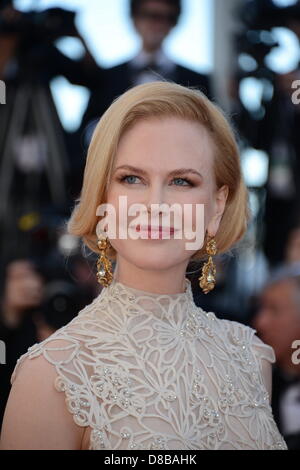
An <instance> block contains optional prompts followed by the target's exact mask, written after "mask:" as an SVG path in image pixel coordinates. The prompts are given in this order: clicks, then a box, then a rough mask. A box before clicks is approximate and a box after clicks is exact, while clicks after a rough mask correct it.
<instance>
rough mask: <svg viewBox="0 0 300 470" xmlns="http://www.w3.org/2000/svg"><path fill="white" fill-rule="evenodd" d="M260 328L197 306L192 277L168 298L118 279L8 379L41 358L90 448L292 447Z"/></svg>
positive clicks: (270, 356) (271, 356) (271, 359)
mask: <svg viewBox="0 0 300 470" xmlns="http://www.w3.org/2000/svg"><path fill="white" fill-rule="evenodd" d="M255 333H256V331H255V330H254V329H252V328H250V327H248V326H245V325H243V324H241V323H238V322H234V321H229V320H220V319H218V318H217V317H216V316H215V314H214V313H212V312H205V311H204V310H203V309H201V308H200V307H197V306H196V305H195V303H194V299H193V294H192V290H191V283H190V281H189V280H188V279H186V290H185V292H183V293H179V294H170V295H167V294H153V293H148V292H144V291H141V290H137V289H134V288H131V287H128V286H126V285H124V284H122V283H120V282H118V281H116V280H115V279H114V280H113V282H112V283H111V284H110V285H109V286H108V287H106V288H103V289H102V291H101V293H100V294H99V296H98V297H97V298H96V299H94V301H93V302H92V303H91V304H90V305H88V306H86V307H85V308H84V309H83V310H81V311H80V312H79V314H78V315H77V316H76V317H75V318H74V319H73V320H72V321H71V322H69V323H68V324H67V325H65V326H64V327H62V328H60V329H59V330H57V331H56V332H55V333H53V334H52V335H51V336H50V337H49V338H47V339H45V340H44V341H42V342H41V343H37V344H35V345H33V346H31V347H30V348H29V349H28V351H27V352H26V353H25V354H23V355H22V356H21V357H20V358H19V359H18V362H17V364H16V367H15V370H14V372H13V374H12V376H11V383H13V381H14V379H15V377H16V374H17V370H18V367H19V366H20V365H21V363H23V362H24V360H25V358H26V357H29V358H30V359H33V358H35V357H37V356H40V355H43V356H44V358H45V359H46V360H47V361H48V362H50V363H51V364H53V366H54V367H55V369H56V371H57V376H56V379H55V383H54V386H55V388H56V390H57V391H59V392H63V393H64V394H65V401H66V406H67V408H68V410H69V412H70V413H72V415H73V418H74V421H75V423H76V424H77V425H78V426H86V427H89V428H90V431H91V433H90V443H89V449H176V450H181V449H286V448H287V447H286V444H285V441H284V440H283V438H282V436H281V434H280V433H279V431H278V428H277V426H276V424H275V421H274V417H273V414H272V409H271V406H270V397H269V396H268V392H267V390H266V386H265V383H264V377H263V371H262V360H266V361H268V362H271V363H274V362H275V355H274V351H273V349H272V348H271V347H270V346H268V345H266V344H265V343H263V342H262V341H261V340H260V339H259V338H258V337H257V336H256V335H255Z"/></svg>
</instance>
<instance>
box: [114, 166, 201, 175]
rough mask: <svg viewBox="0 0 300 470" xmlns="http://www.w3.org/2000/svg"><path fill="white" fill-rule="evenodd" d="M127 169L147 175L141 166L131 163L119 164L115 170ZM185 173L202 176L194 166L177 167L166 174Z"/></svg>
mask: <svg viewBox="0 0 300 470" xmlns="http://www.w3.org/2000/svg"><path fill="white" fill-rule="evenodd" d="M121 169H123V170H128V171H133V172H134V173H139V174H140V175H144V176H146V175H147V172H146V171H145V170H142V169H141V168H136V167H134V166H131V165H121V166H118V167H117V168H116V169H115V171H117V170H121ZM187 173H193V174H194V175H197V176H200V178H203V176H202V175H201V173H199V171H197V170H195V169H194V168H178V169H177V170H172V171H171V172H170V173H169V175H168V176H174V175H185V174H187Z"/></svg>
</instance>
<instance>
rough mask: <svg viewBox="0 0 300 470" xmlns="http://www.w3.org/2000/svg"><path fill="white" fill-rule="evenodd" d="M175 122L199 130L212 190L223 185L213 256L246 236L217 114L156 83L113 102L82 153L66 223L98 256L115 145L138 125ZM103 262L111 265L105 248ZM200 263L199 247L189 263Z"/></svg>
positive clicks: (228, 144) (233, 159) (225, 125)
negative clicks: (209, 157) (210, 153)
mask: <svg viewBox="0 0 300 470" xmlns="http://www.w3.org/2000/svg"><path fill="white" fill-rule="evenodd" d="M164 117H177V118H181V119H185V120H189V121H193V122H197V123H199V124H201V125H202V126H204V127H205V128H206V130H207V132H208V133H209V135H210V137H211V141H212V143H213V145H214V162H213V168H214V174H215V179H216V185H217V188H220V187H221V186H223V185H227V186H228V189H229V192H228V197H227V201H226V206H225V210H224V213H223V216H222V219H221V222H220V226H219V230H218V232H217V234H216V236H215V240H216V243H217V249H218V254H221V253H225V252H226V251H228V250H229V249H231V248H232V247H233V245H234V244H235V243H236V242H238V241H239V240H240V239H241V238H242V237H243V235H244V234H245V232H246V230H247V224H248V221H249V219H250V210H249V205H248V192H247V188H246V186H245V183H244V180H243V176H242V171H241V166H240V157H239V150H238V146H237V143H236V140H235V137H234V133H233V130H232V128H231V126H230V124H229V122H228V121H227V119H226V118H225V116H224V115H223V112H222V111H221V110H220V109H219V108H218V107H217V106H216V105H215V104H213V103H212V102H211V101H209V99H208V98H206V96H205V95H204V94H203V93H201V92H200V91H198V90H196V89H194V88H190V87H184V86H181V85H178V84H176V83H173V82H167V81H157V82H152V83H146V84H142V85H138V86H135V87H133V88H130V89H129V90H127V91H126V92H125V93H124V94H122V95H121V96H119V97H118V98H116V99H115V100H114V101H113V103H112V104H111V105H110V107H109V108H108V109H107V110H106V112H105V113H104V114H103V116H102V117H101V119H100V120H99V122H98V124H97V126H96V128H95V130H94V133H93V137H92V140H91V143H90V146H89V149H88V154H87V161H86V166H85V171H84V178H83V186H82V190H81V194H80V197H79V198H78V199H77V201H76V203H75V207H74V210H73V213H72V215H71V218H70V220H69V222H68V231H69V233H71V234H73V235H76V236H78V237H81V238H82V240H83V242H84V243H85V245H87V246H88V247H89V248H90V249H91V250H92V251H94V252H96V253H98V252H99V250H98V247H97V235H96V225H97V223H98V222H99V216H97V215H96V210H97V207H98V206H99V205H100V204H102V203H105V202H106V195H107V189H108V185H109V182H110V176H111V171H112V168H113V165H114V161H115V157H116V152H117V147H118V143H119V141H120V139H121V137H122V136H123V134H124V133H125V132H126V131H127V130H128V129H129V128H131V127H132V126H134V124H135V123H137V122H138V121H140V120H141V119H149V118H164ZM107 254H108V256H109V257H110V258H111V260H112V261H115V260H116V252H115V250H114V249H113V247H111V246H110V248H109V250H108V252H107ZM204 258H206V252H205V244H204V245H203V247H202V248H201V249H200V250H199V251H197V252H196V253H194V254H193V255H192V256H191V258H190V260H202V259H204Z"/></svg>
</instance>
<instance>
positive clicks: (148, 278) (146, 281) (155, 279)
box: [114, 260, 186, 294]
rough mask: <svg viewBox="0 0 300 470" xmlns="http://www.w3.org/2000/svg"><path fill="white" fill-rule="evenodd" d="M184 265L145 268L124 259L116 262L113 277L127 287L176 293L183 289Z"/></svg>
mask: <svg viewBox="0 0 300 470" xmlns="http://www.w3.org/2000/svg"><path fill="white" fill-rule="evenodd" d="M185 273H186V266H181V265H180V266H176V267H175V268H174V269H172V270H170V269H169V270H164V271H162V270H155V271H154V270H145V269H140V268H138V267H137V266H132V265H130V264H129V263H127V262H126V260H122V261H118V260H117V262H116V267H115V271H114V279H115V280H116V281H119V282H122V283H123V284H125V285H127V286H128V287H133V288H135V289H139V290H142V291H146V292H153V293H156V294H177V293H183V292H184V291H185V287H186V285H185V277H186V276H185Z"/></svg>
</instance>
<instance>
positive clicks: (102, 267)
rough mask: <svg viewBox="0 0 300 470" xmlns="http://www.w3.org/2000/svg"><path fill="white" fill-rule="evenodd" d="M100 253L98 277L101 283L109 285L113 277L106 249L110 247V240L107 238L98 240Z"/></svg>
mask: <svg viewBox="0 0 300 470" xmlns="http://www.w3.org/2000/svg"><path fill="white" fill-rule="evenodd" d="M97 245H98V248H99V250H100V255H99V258H98V261H97V279H98V282H99V284H101V285H102V286H104V287H107V286H109V284H110V283H111V281H112V279H113V273H112V265H111V262H110V260H109V258H108V256H107V254H106V250H107V249H108V247H109V240H108V237H107V238H101V239H99V240H98V241H97Z"/></svg>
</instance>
